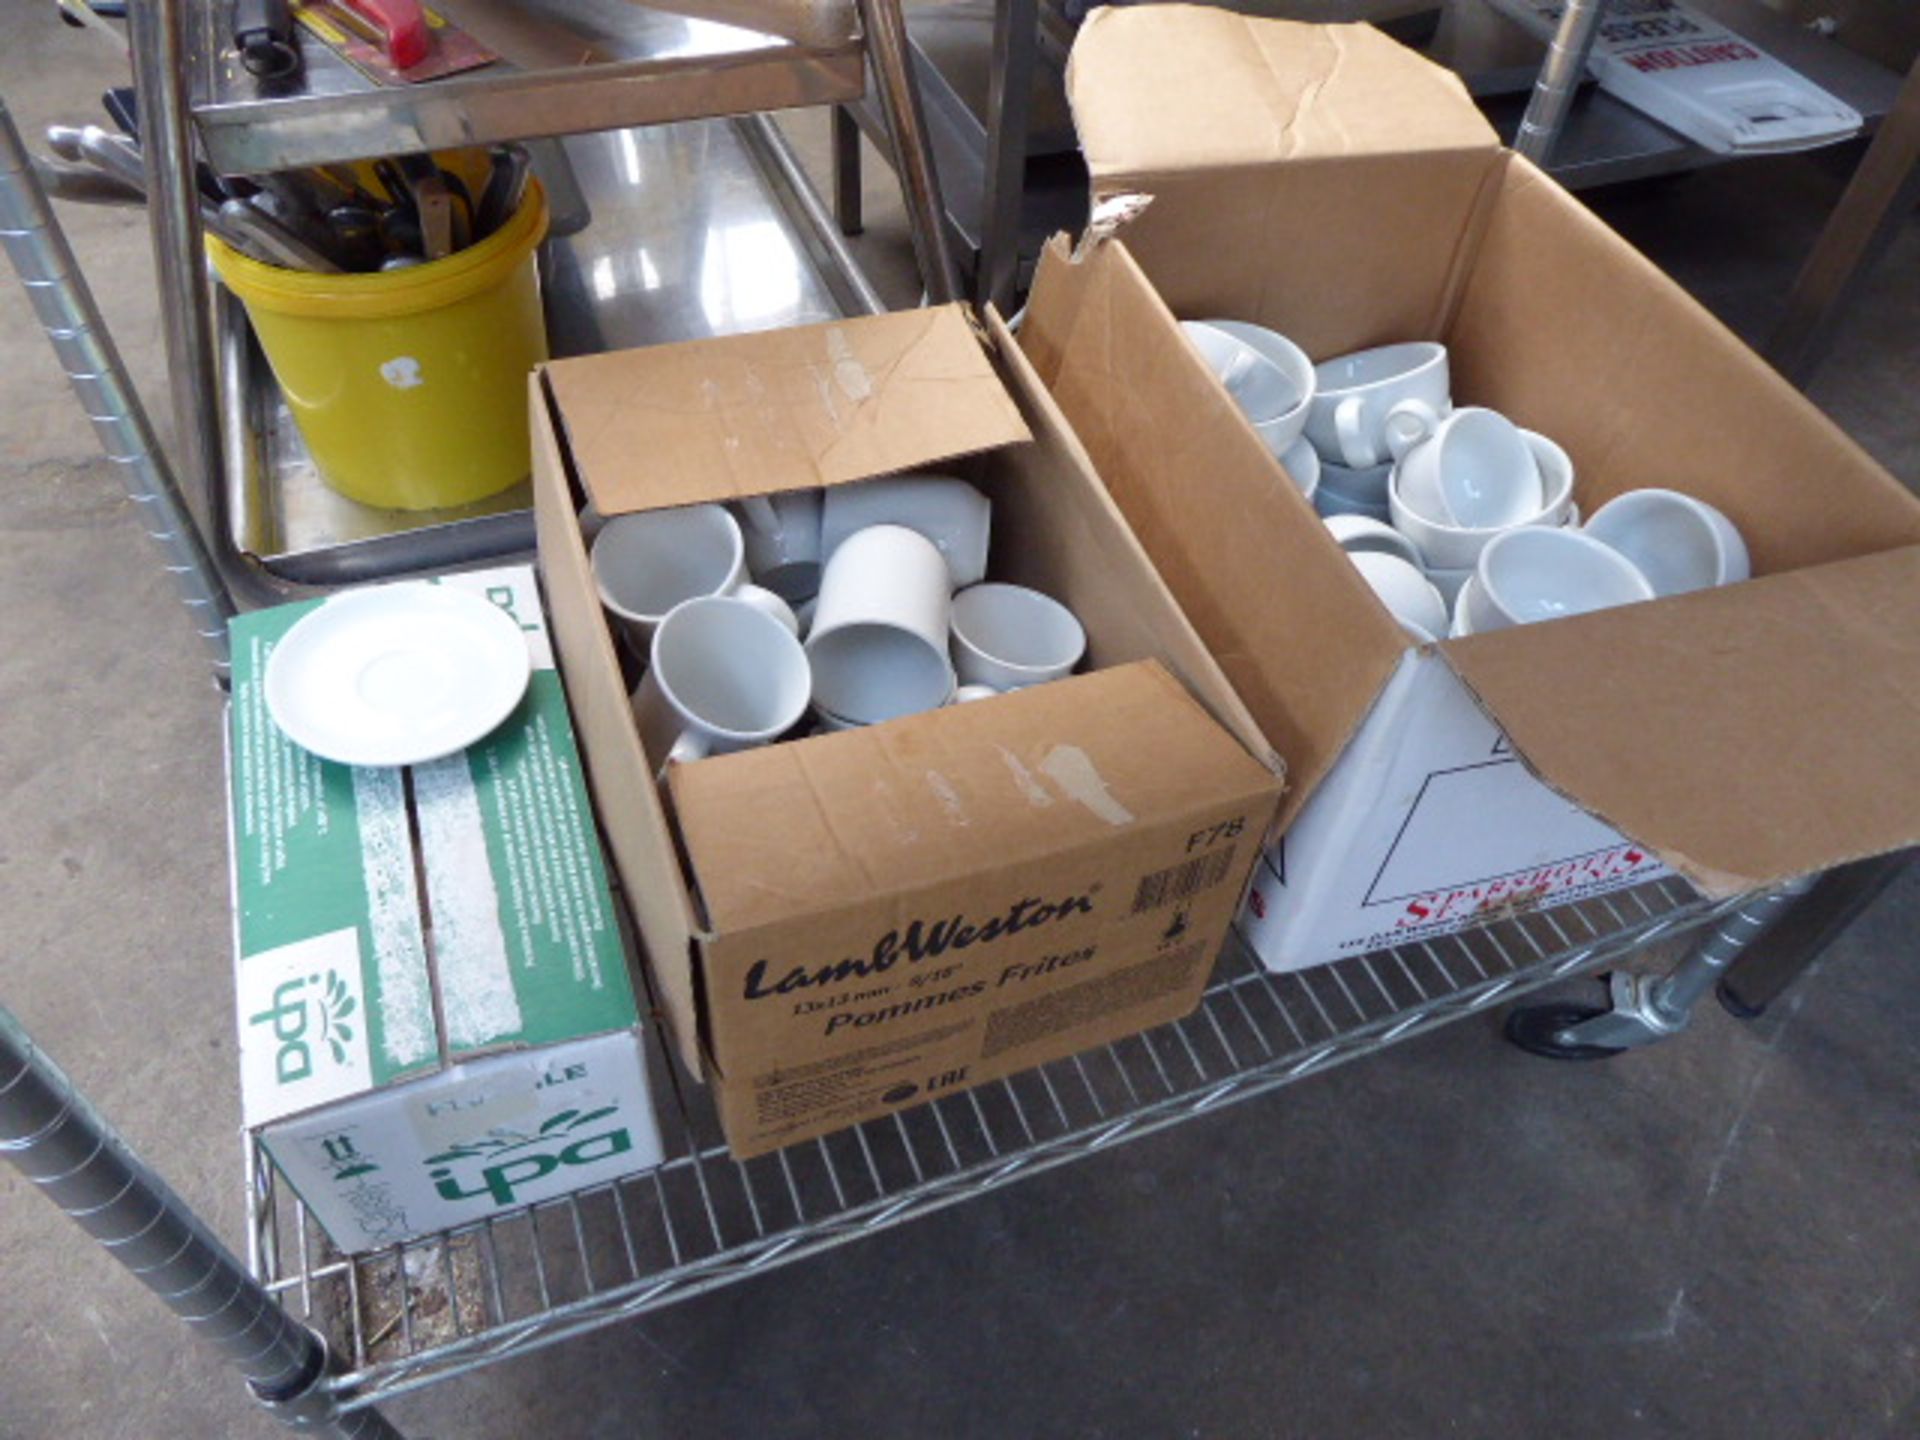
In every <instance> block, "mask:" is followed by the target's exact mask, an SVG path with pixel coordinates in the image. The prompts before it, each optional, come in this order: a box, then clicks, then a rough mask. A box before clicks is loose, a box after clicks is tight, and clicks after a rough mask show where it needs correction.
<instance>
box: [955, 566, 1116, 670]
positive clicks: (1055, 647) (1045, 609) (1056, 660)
mask: <svg viewBox="0 0 1920 1440" xmlns="http://www.w3.org/2000/svg"><path fill="white" fill-rule="evenodd" d="M1086 653H1087V632H1086V631H1085V630H1084V629H1082V628H1081V625H1080V622H1079V620H1077V619H1076V618H1075V617H1074V614H1073V612H1072V611H1071V610H1069V609H1067V607H1066V606H1064V605H1062V604H1061V603H1060V602H1059V601H1058V600H1055V599H1054V598H1053V597H1052V596H1050V595H1042V594H1041V593H1040V592H1039V591H1038V590H1029V589H1028V588H1027V587H1026V586H1024V585H1002V584H987V585H972V586H969V587H968V588H967V589H965V590H962V591H961V592H960V593H959V594H958V595H956V596H954V597H953V669H954V673H955V674H956V675H958V676H959V678H960V683H961V684H962V685H967V686H974V685H990V686H992V687H993V688H994V689H995V690H1019V689H1022V688H1023V687H1025V686H1028V685H1041V684H1044V683H1046V682H1047V681H1049V680H1058V679H1061V678H1062V677H1063V676H1066V675H1069V674H1071V673H1072V672H1073V667H1074V666H1076V665H1078V664H1079V663H1080V657H1081V656H1083V655H1085V654H1086Z"/></svg>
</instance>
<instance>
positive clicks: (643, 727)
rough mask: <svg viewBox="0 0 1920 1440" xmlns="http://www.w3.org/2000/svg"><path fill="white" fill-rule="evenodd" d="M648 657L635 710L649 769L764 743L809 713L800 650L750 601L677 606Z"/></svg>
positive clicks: (723, 599)
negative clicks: (648, 761)
mask: <svg viewBox="0 0 1920 1440" xmlns="http://www.w3.org/2000/svg"><path fill="white" fill-rule="evenodd" d="M650 654H651V663H650V664H649V665H648V666H647V673H646V675H645V676H644V677H642V679H641V681H640V685H639V688H638V689H636V690H635V691H634V693H633V711H634V719H635V722H636V724H637V725H638V726H639V730H640V743H641V744H642V746H643V747H644V748H645V749H646V752H647V758H648V759H649V760H650V761H651V762H652V763H653V765H654V767H655V768H656V770H664V769H665V768H666V767H667V766H668V765H670V764H676V763H684V762H686V761H690V760H698V759H700V758H701V757H702V756H706V755H717V754H722V753H725V752H728V751H733V750H744V749H746V748H748V747H749V746H753V745H764V744H766V743H767V742H768V741H770V740H774V739H777V738H778V737H779V736H781V735H783V734H785V733H786V732H787V731H788V730H790V729H791V728H793V726H794V725H796V724H798V723H799V721H800V718H801V717H802V716H803V715H805V714H806V712H807V699H808V695H809V693H810V690H811V684H810V675H809V671H808V667H807V656H806V652H805V651H803V650H802V649H801V648H800V642H799V641H798V640H797V639H795V638H794V636H793V632H792V631H790V630H788V629H787V628H786V627H785V626H784V625H782V624H781V623H780V621H779V620H778V618H777V617H775V616H774V615H772V614H771V613H769V612H768V611H767V610H765V609H762V608H761V607H760V606H758V605H756V604H754V603H752V602H751V601H749V600H743V599H740V598H739V597H738V596H731V595H709V596H704V597H702V598H700V599H696V600H686V601H682V602H681V603H680V604H678V605H676V606H674V608H673V609H672V610H670V611H668V612H667V614H666V615H665V616H664V617H663V618H662V619H661V621H660V623H659V625H658V626H656V627H655V629H654V633H653V643H652V646H651V651H650Z"/></svg>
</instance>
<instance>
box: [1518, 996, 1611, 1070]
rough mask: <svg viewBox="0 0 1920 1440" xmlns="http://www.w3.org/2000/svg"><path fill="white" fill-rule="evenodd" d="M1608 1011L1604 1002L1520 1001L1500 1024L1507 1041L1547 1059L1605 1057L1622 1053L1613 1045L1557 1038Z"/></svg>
mask: <svg viewBox="0 0 1920 1440" xmlns="http://www.w3.org/2000/svg"><path fill="white" fill-rule="evenodd" d="M1606 1013H1607V1007H1606V1006H1604V1005H1583V1004H1580V1003H1578V1002H1574V1001H1565V1000H1549V1001H1546V1002H1545V1003H1543V1004H1539V1005H1521V1006H1517V1007H1516V1008H1514V1009H1512V1010H1509V1011H1508V1012H1507V1022H1506V1024H1505V1025H1504V1026H1502V1027H1501V1029H1502V1032H1503V1033H1504V1034H1505V1035H1506V1037H1507V1040H1508V1041H1509V1043H1511V1044H1514V1045H1518V1046H1519V1047H1520V1048H1521V1049H1522V1050H1524V1051H1526V1052H1527V1053H1528V1054H1529V1055H1539V1056H1542V1057H1544V1058H1545V1059H1548V1060H1606V1059H1609V1058H1610V1057H1612V1056H1615V1055H1619V1054H1621V1053H1623V1051H1622V1048H1621V1047H1619V1046H1616V1045H1567V1044H1563V1043H1562V1042H1561V1041H1559V1040H1558V1039H1556V1038H1555V1037H1556V1036H1558V1035H1559V1034H1560V1033H1561V1032H1562V1031H1563V1030H1566V1029H1568V1028H1569V1027H1571V1026H1574V1025H1578V1024H1579V1023H1580V1022H1581V1021H1582V1020H1592V1019H1594V1018H1595V1017H1597V1016H1600V1015H1604V1014H1606Z"/></svg>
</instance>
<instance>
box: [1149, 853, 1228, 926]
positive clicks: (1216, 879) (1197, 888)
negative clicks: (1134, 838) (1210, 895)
mask: <svg viewBox="0 0 1920 1440" xmlns="http://www.w3.org/2000/svg"><path fill="white" fill-rule="evenodd" d="M1235 848H1237V847H1234V846H1231V845H1230V846H1228V847H1227V848H1226V849H1225V850H1215V851H1214V852H1213V853H1212V854H1210V855H1200V856H1197V857H1195V858H1194V859H1192V860H1187V861H1183V862H1182V863H1181V864H1178V865H1170V866H1168V867H1167V868H1166V869H1165V870H1156V871H1154V872H1153V873H1152V874H1151V875H1142V876H1141V877H1140V884H1139V885H1138V887H1136V888H1135V890H1134V892H1133V911H1132V913H1133V914H1135V915H1138V914H1140V913H1142V912H1143V911H1146V910H1158V909H1159V908H1160V907H1161V906H1162V905H1172V904H1175V903H1177V902H1178V901H1181V900H1185V899H1187V898H1188V897H1189V896H1192V895H1198V894H1199V893H1200V892H1201V891H1202V890H1210V889H1212V888H1213V887H1214V886H1215V885H1218V884H1219V883H1220V882H1221V881H1222V880H1224V879H1226V878H1227V872H1228V871H1229V870H1231V869H1232V868H1233V852H1234V850H1235Z"/></svg>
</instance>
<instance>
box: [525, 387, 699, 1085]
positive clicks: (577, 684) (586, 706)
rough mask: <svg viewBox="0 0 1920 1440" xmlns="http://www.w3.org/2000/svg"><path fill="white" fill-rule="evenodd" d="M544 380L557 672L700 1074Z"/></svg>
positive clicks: (532, 398) (677, 891) (539, 493)
mask: <svg viewBox="0 0 1920 1440" xmlns="http://www.w3.org/2000/svg"><path fill="white" fill-rule="evenodd" d="M545 378H546V377H545V374H544V372H539V371H536V372H535V373H534V374H533V375H531V376H530V377H529V378H528V394H529V403H530V404H531V405H532V407H533V411H532V413H533V416H534V425H533V450H534V466H533V490H534V510H533V521H534V529H535V532H536V534H537V535H538V537H539V544H540V563H541V566H542V568H543V570H544V571H545V576H546V582H547V586H546V595H547V610H548V616H549V620H550V622H551V624H552V627H553V634H554V638H555V640H556V641H557V645H556V647H555V648H556V650H557V651H558V656H559V662H560V673H561V674H562V675H563V676H564V677H565V680H566V689H567V698H568V700H569V701H570V703H571V705H572V710H573V723H574V728H575V730H576V731H577V732H578V733H579V736H580V742H581V748H582V749H583V751H584V752H585V766H586V770H587V773H588V775H589V776H590V777H591V779H592V781H593V789H594V795H595V797H596V798H597V799H598V800H599V802H600V806H601V811H602V819H603V820H605V821H606V822H607V823H606V824H605V826H604V829H605V834H606V836H607V843H608V845H609V846H610V847H611V848H612V850H613V853H614V856H615V858H616V859H617V860H618V861H619V864H620V870H621V873H622V874H623V875H626V876H635V875H644V876H647V877H648V878H649V882H650V883H646V884H630V886H629V889H628V892H627V903H628V904H629V905H630V906H631V907H632V909H633V914H634V918H635V920H636V921H637V922H638V924H639V927H640V934H641V938H642V940H643V941H644V943H645V945H646V948H647V951H648V958H649V960H650V962H651V963H650V964H649V966H648V974H649V975H650V976H651V977H652V979H653V983H654V984H655V985H656V986H658V987H660V988H662V989H663V990H666V991H668V992H669V993H668V994H667V995H663V996H661V997H659V998H660V1000H661V1004H662V1008H663V1009H664V1010H665V1011H666V1012H667V1015H668V1017H669V1018H670V1019H671V1021H672V1023H673V1029H674V1037H673V1038H674V1045H675V1047H676V1048H677V1049H678V1050H679V1052H680V1055H681V1058H682V1059H683V1060H684V1061H685V1062H686V1064H687V1066H688V1068H689V1069H690V1070H692V1071H693V1073H694V1074H696V1075H698V1074H700V1073H701V1072H700V1070H699V1064H700V1040H699V1036H698V1034H697V1033H696V1031H695V1027H694V1022H693V1017H694V1014H695V1013H696V1012H695V1007H694V1003H693V983H694V982H693V951H692V944H693V921H692V905H691V902H690V901H689V899H688V897H687V891H686V886H685V884H684V883H683V882H682V880H681V878H680V868H679V866H677V865H666V866H652V865H648V864H646V863H645V862H646V860H647V859H649V858H651V857H652V856H654V855H661V854H665V855H670V854H672V853H673V837H672V835H671V834H670V833H669V832H668V830H667V823H666V818H665V816H664V814H663V813H662V810H661V802H660V797H659V794H658V792H657V791H655V789H654V787H653V785H652V783H651V767H650V766H649V765H648V764H647V761H646V757H645V756H644V755H643V754H642V753H641V750H640V737H639V735H638V734H637V733H635V730H634V726H633V712H632V710H631V709H630V708H629V706H628V702H627V692H626V690H625V688H624V685H623V683H622V680H621V675H620V662H619V660H618V659H616V658H615V656H614V652H613V637H612V635H611V634H610V633H609V632H608V630H607V627H606V624H605V622H604V621H603V620H602V618H601V613H600V603H599V600H598V598H597V597H596V595H595V593H594V588H593V579H592V575H591V572H590V569H589V566H588V562H587V548H586V544H585V542H584V541H583V540H582V539H581V537H580V526H579V524H578V523H577V521H576V519H575V516H574V509H573V500H572V497H571V495H569V493H568V489H567V481H566V475H567V471H566V466H565V462H564V460H563V459H562V457H561V454H560V447H559V445H558V444H557V443H556V441H555V437H554V431H553V422H554V421H555V420H556V419H557V416H556V415H555V412H554V411H553V410H552V409H551V408H550V400H549V396H548V394H547V391H546V389H545ZM615 812H617V813H618V814H619V815H620V816H621V817H622V818H623V821H624V823H620V824H614V823H612V821H611V818H610V815H611V814H612V813H615Z"/></svg>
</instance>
